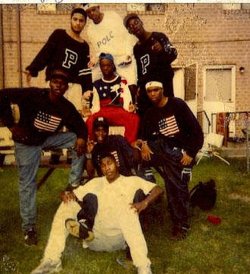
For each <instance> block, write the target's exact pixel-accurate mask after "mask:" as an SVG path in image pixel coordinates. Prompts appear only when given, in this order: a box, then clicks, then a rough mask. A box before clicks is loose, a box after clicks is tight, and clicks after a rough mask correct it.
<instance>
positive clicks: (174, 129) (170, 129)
mask: <svg viewBox="0 0 250 274" xmlns="http://www.w3.org/2000/svg"><path fill="white" fill-rule="evenodd" d="M158 124H159V131H160V133H161V134H162V135H164V136H168V137H171V136H174V135H175V134H176V133H178V132H180V130H179V128H178V125H177V122H176V119H175V116H174V115H172V116H169V117H166V118H163V119H161V120H160V121H159V123H158Z"/></svg>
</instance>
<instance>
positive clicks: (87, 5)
mask: <svg viewBox="0 0 250 274" xmlns="http://www.w3.org/2000/svg"><path fill="white" fill-rule="evenodd" d="M98 6H99V4H98V3H89V4H86V5H84V6H83V9H84V10H85V11H86V10H88V9H90V8H92V7H98Z"/></svg>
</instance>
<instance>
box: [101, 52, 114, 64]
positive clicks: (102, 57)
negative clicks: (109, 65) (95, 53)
mask: <svg viewBox="0 0 250 274" xmlns="http://www.w3.org/2000/svg"><path fill="white" fill-rule="evenodd" d="M99 59H100V60H102V59H108V60H110V61H112V62H113V63H114V57H113V56H112V55H111V54H110V53H104V52H102V53H101V54H100V55H99Z"/></svg>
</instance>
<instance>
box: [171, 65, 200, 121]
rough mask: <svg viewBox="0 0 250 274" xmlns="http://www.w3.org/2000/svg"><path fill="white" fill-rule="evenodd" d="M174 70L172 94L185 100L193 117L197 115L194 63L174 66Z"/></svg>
mask: <svg viewBox="0 0 250 274" xmlns="http://www.w3.org/2000/svg"><path fill="white" fill-rule="evenodd" d="M174 70H175V74H174V79H173V86H174V95H175V97H179V98H181V99H183V100H185V101H186V103H187V105H188V106H189V107H190V109H191V110H192V112H193V113H194V115H195V117H197V96H196V86H197V85H196V79H197V77H196V65H191V66H188V67H185V68H174Z"/></svg>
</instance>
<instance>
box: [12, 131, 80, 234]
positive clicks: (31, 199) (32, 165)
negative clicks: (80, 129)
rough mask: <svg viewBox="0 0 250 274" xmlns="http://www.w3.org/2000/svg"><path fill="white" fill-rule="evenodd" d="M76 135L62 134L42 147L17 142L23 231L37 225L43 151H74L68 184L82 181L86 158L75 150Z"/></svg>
mask: <svg viewBox="0 0 250 274" xmlns="http://www.w3.org/2000/svg"><path fill="white" fill-rule="evenodd" d="M76 139H77V137H76V135H75V133H72V132H60V133H57V134H55V135H52V136H50V137H48V138H47V139H46V140H45V142H44V143H43V144H41V145H40V146H28V145H24V144H21V143H17V142H15V156H16V162H17V167H18V172H19V199H20V214H21V218H22V229H23V230H24V231H27V230H28V229H30V228H32V227H34V226H35V224H36V214H37V212H36V190H37V184H36V174H37V170H38V168H39V164H40V159H41V153H42V150H43V149H52V148H53V149H57V148H61V149H62V148H68V149H71V150H72V164H71V170H70V174H69V179H68V182H69V184H71V183H74V182H76V183H78V182H80V180H81V176H82V172H83V166H84V161H85V156H84V155H82V156H80V157H78V156H77V153H76V151H75V150H74V149H73V147H74V145H75V142H76Z"/></svg>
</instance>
